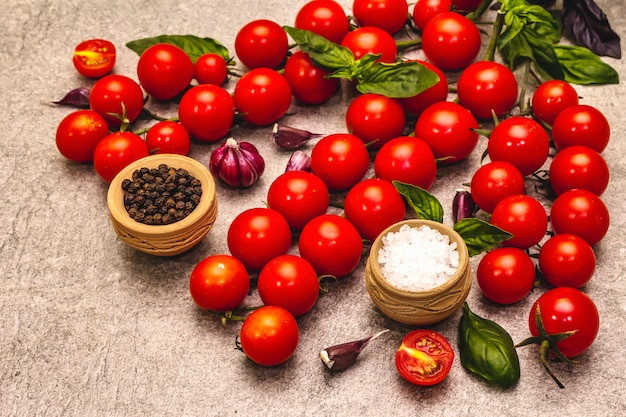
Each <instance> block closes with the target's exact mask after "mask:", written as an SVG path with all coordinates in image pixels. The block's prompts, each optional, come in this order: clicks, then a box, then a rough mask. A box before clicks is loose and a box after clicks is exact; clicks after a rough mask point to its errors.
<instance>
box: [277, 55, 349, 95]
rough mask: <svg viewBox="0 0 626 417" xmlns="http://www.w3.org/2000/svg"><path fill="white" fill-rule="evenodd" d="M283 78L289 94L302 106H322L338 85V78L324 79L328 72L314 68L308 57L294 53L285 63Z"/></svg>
mask: <svg viewBox="0 0 626 417" xmlns="http://www.w3.org/2000/svg"><path fill="white" fill-rule="evenodd" d="M284 74H285V78H286V79H287V81H288V82H289V86H290V87H291V92H292V94H293V96H294V97H295V99H296V100H298V101H299V102H300V103H302V104H307V105H309V104H322V103H324V102H326V101H328V99H330V98H331V97H332V96H333V94H335V91H337V86H338V85H339V79H338V78H326V75H327V74H328V71H324V70H323V69H321V68H319V67H316V66H315V65H314V64H313V62H312V61H311V58H310V57H309V55H307V54H306V53H304V52H302V51H297V52H294V53H293V54H292V55H291V56H290V57H289V58H287V62H286V63H285V73H284Z"/></svg>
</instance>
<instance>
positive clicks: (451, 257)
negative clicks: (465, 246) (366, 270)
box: [378, 224, 459, 291]
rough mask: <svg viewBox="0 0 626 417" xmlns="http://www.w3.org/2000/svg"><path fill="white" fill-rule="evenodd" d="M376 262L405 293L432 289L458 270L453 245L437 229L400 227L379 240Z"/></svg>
mask: <svg viewBox="0 0 626 417" xmlns="http://www.w3.org/2000/svg"><path fill="white" fill-rule="evenodd" d="M382 243H383V244H382V247H381V248H380V250H379V251H378V263H379V265H380V269H381V271H382V273H383V276H384V277H385V279H386V280H387V281H389V283H390V284H391V285H393V286H394V287H396V288H398V289H402V290H406V291H423V290H428V289H431V288H435V287H437V286H439V285H441V284H443V283H444V282H446V281H447V280H449V279H450V278H451V277H452V275H454V273H455V272H456V270H457V269H458V267H459V252H458V250H457V245H456V242H450V238H449V237H448V236H446V235H444V234H442V233H441V232H439V231H438V230H436V229H432V228H430V227H428V226H425V225H422V226H419V227H411V226H409V225H406V224H405V225H402V226H401V227H400V229H398V231H397V232H390V233H387V234H386V235H385V236H383V238H382Z"/></svg>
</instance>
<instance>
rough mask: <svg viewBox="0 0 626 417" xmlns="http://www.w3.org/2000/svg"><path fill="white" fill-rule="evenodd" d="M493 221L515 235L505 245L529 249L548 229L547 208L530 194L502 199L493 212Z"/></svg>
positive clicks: (495, 224)
mask: <svg viewBox="0 0 626 417" xmlns="http://www.w3.org/2000/svg"><path fill="white" fill-rule="evenodd" d="M491 223H492V224H493V225H494V226H497V227H499V228H500V229H503V230H505V231H507V232H509V233H511V234H512V235H513V237H512V238H510V239H508V240H506V241H504V242H503V243H502V244H503V245H505V246H514V247H517V248H521V249H528V248H530V247H531V246H534V245H536V244H537V243H539V242H540V241H541V240H542V239H543V238H544V236H545V235H546V232H547V231H548V215H547V213H546V209H545V208H544V207H543V206H542V205H541V203H540V202H539V201H537V199H535V198H534V197H531V196H528V195H512V196H509V197H505V198H504V199H502V200H501V201H500V202H499V203H498V204H497V205H496V207H495V208H494V209H493V213H492V214H491Z"/></svg>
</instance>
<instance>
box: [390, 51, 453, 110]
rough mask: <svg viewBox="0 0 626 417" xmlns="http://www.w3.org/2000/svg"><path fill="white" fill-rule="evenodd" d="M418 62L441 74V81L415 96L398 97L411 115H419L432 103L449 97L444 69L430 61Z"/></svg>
mask: <svg viewBox="0 0 626 417" xmlns="http://www.w3.org/2000/svg"><path fill="white" fill-rule="evenodd" d="M417 62H419V63H420V64H422V65H424V66H425V67H426V68H428V69H429V70H431V71H433V72H435V73H436V74H437V75H438V76H439V81H437V84H435V85H433V86H432V87H430V88H427V89H426V90H424V91H422V92H421V93H419V94H417V95H415V96H413V97H407V98H400V99H398V100H399V101H400V104H402V107H404V111H405V112H406V113H407V114H411V115H419V114H420V113H422V112H423V111H424V109H425V108H426V107H428V106H430V105H431V104H433V103H437V102H439V101H446V99H447V98H448V79H447V78H446V75H445V74H444V73H443V71H441V70H440V69H439V68H437V67H436V66H434V65H433V64H431V63H429V62H426V61H420V60H417Z"/></svg>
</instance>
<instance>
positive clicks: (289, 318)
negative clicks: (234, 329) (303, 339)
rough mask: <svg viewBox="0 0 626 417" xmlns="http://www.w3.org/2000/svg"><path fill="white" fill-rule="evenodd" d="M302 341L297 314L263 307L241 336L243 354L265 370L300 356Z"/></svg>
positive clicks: (248, 319)
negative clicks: (265, 367) (300, 342)
mask: <svg viewBox="0 0 626 417" xmlns="http://www.w3.org/2000/svg"><path fill="white" fill-rule="evenodd" d="M299 338H300V333H299V330H298V322H297V321H296V319H295V318H294V316H293V314H291V313H290V312H289V311H287V310H285V309H284V308H282V307H278V306H263V307H260V308H258V309H256V310H255V311H253V312H252V313H250V315H249V316H247V317H246V318H245V320H244V322H243V325H242V326H241V332H240V333H239V343H240V345H241V350H242V351H243V353H245V354H246V356H247V357H248V359H250V360H251V361H252V362H254V363H256V364H257V365H261V366H278V365H280V364H282V363H284V362H287V360H288V359H289V358H291V357H292V356H293V354H294V353H295V352H296V348H297V347H298V341H299Z"/></svg>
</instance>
